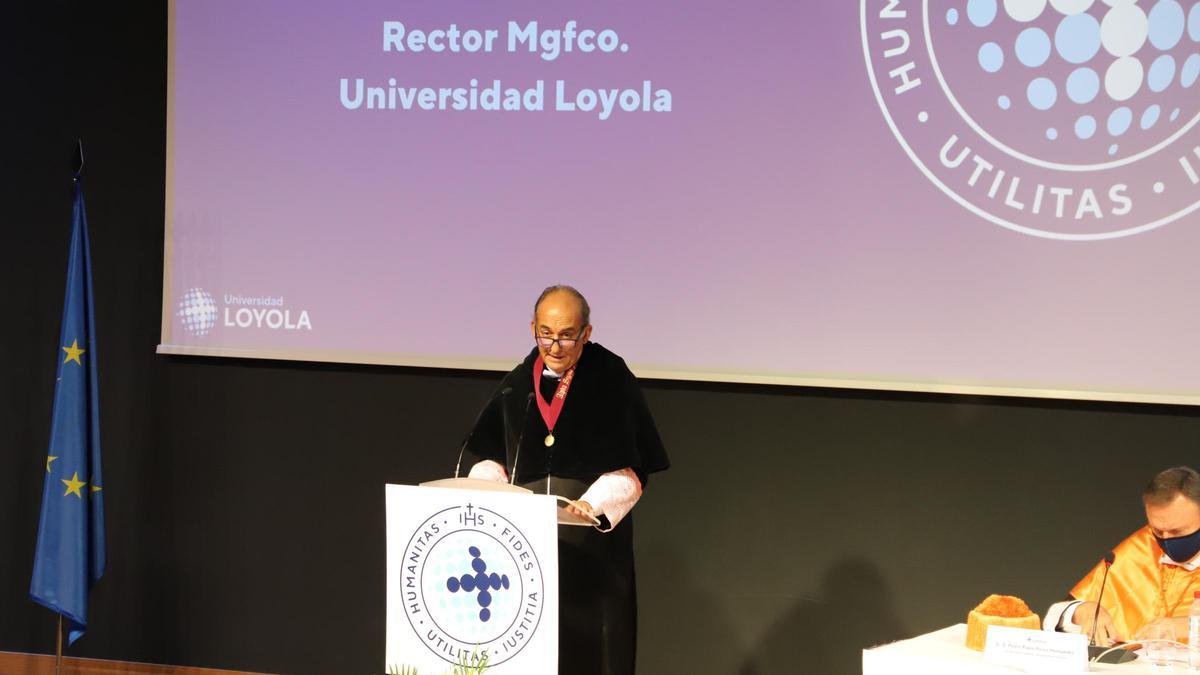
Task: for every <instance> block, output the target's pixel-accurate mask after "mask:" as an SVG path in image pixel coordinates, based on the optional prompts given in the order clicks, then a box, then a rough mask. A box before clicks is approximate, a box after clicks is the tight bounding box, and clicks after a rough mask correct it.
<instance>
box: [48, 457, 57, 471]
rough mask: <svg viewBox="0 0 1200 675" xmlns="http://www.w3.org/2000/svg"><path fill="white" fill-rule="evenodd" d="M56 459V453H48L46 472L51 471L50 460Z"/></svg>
mask: <svg viewBox="0 0 1200 675" xmlns="http://www.w3.org/2000/svg"><path fill="white" fill-rule="evenodd" d="M56 459H58V457H55V456H54V455H46V473H50V462H53V461H54V460H56Z"/></svg>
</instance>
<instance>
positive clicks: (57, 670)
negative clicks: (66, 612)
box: [54, 614, 62, 675]
mask: <svg viewBox="0 0 1200 675" xmlns="http://www.w3.org/2000/svg"><path fill="white" fill-rule="evenodd" d="M57 642H58V647H57V649H55V652H54V675H62V614H59V615H58V640H57Z"/></svg>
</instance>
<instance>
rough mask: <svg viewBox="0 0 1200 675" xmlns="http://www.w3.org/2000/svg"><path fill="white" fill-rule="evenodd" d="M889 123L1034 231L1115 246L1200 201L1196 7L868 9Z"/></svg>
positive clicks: (929, 0)
mask: <svg viewBox="0 0 1200 675" xmlns="http://www.w3.org/2000/svg"><path fill="white" fill-rule="evenodd" d="M860 11H861V17H860V20H861V29H862V41H863V50H864V53H865V57H866V64H867V70H868V75H869V78H870V81H871V85H872V87H873V89H874V92H875V96H876V99H877V100H878V102H879V105H880V108H881V110H882V112H883V116H884V119H885V120H886V123H887V124H888V125H889V126H890V128H891V130H892V132H893V133H894V135H895V137H896V139H897V140H898V141H899V143H900V145H901V146H902V147H903V148H904V151H905V152H906V153H907V154H908V156H909V157H910V158H911V159H912V161H913V162H914V163H915V164H916V165H917V167H918V168H919V169H920V170H921V172H922V173H924V175H925V176H926V177H927V178H928V179H929V180H930V181H931V182H932V183H933V184H934V185H936V186H937V187H938V188H939V189H941V191H942V192H944V193H945V194H946V196H948V197H949V198H951V199H953V200H954V201H956V202H958V203H959V204H961V205H962V206H964V207H965V208H967V209H969V210H970V211H972V212H973V213H975V214H976V215H978V216H980V217H981V218H983V219H985V220H987V221H990V222H992V223H995V224H997V225H1001V226H1003V227H1007V228H1009V229H1012V230H1015V231H1018V232H1022V233H1025V234H1030V235H1035V236H1040V237H1049V238H1056V239H1109V238H1116V237H1122V236H1128V235H1132V234H1137V233H1140V232H1145V231H1147V230H1151V229H1154V228H1156V227H1160V226H1162V225H1166V224H1168V223H1171V222H1173V221H1176V220H1178V219H1180V218H1182V217H1183V216H1185V215H1187V214H1189V213H1192V212H1195V211H1196V210H1197V209H1198V208H1200V128H1198V127H1197V122H1198V121H1200V85H1197V79H1198V78H1200V0H1141V1H1140V2H1139V1H1138V0H1103V1H1097V0H950V1H947V2H936V1H934V0H925V1H924V2H918V1H916V0H861V7H860Z"/></svg>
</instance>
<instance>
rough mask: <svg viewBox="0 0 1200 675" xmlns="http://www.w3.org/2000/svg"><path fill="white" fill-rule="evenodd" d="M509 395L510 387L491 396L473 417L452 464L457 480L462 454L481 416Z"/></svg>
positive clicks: (477, 426)
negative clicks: (455, 460) (472, 421)
mask: <svg viewBox="0 0 1200 675" xmlns="http://www.w3.org/2000/svg"><path fill="white" fill-rule="evenodd" d="M510 393H512V387H505V388H503V389H501V390H500V391H498V392H496V393H495V394H493V395H492V397H491V398H489V399H488V401H487V403H485V404H483V407H482V408H480V409H479V414H478V415H476V416H475V422H474V423H472V424H471V430H470V431H468V432H467V437H466V438H464V439H463V442H462V447H461V448H459V450H458V461H457V462H455V463H454V477H455V478H458V471H459V469H460V468H461V467H462V458H463V453H464V452H466V451H467V446H468V445H470V443H471V438H473V437H474V436H475V429H477V428H479V421H480V420H482V419H483V414H484V413H485V412H487V409H488V408H489V407H491V405H492V403H493V402H494V401H495V400H496V399H498V398H500V399H502V398H504V397H505V396H508V395H509V394H510ZM501 409H503V404H501Z"/></svg>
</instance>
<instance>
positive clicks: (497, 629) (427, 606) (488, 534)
mask: <svg viewBox="0 0 1200 675" xmlns="http://www.w3.org/2000/svg"><path fill="white" fill-rule="evenodd" d="M384 496H385V507H386V513H387V639H386V656H385V664H384V672H390V671H391V670H399V671H401V672H403V669H404V668H405V667H408V668H410V669H411V668H416V669H417V671H418V672H421V673H435V674H436V673H449V672H452V671H453V669H454V667H455V666H462V665H474V664H476V663H479V662H480V661H481V660H482V659H486V664H487V672H488V673H496V674H497V675H503V674H504V673H513V674H517V673H520V674H522V675H524V674H531V675H533V674H537V673H550V674H552V673H555V672H557V668H558V527H559V522H560V520H562V519H564V518H565V519H566V522H564V525H568V524H569V525H590V524H591V523H588V522H586V521H582V522H570V521H572V520H575V521H580V520H581V519H579V518H578V517H577V516H574V515H573V514H571V513H570V512H568V511H566V509H564V508H560V507H559V504H560V503H562V502H564V501H566V500H564V499H562V498H561V497H555V496H554V495H542V494H534V493H532V492H531V491H529V490H527V489H525V488H521V487H517V486H511V485H506V484H503V483H495V482H492V481H483V480H477V479H472V478H452V479H446V480H440V481H432V482H430V483H424V484H422V485H419V486H406V485H387V486H385V488H384Z"/></svg>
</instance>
